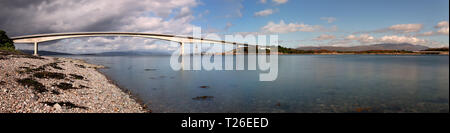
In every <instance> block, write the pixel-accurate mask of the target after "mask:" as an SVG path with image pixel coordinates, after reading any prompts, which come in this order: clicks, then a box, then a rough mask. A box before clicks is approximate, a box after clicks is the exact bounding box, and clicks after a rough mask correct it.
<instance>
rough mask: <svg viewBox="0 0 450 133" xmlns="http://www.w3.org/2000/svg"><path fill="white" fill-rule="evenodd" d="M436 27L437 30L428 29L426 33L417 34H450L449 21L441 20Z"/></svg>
mask: <svg viewBox="0 0 450 133" xmlns="http://www.w3.org/2000/svg"><path fill="white" fill-rule="evenodd" d="M434 28H436V29H437V31H428V32H424V33H419V34H417V35H416V36H436V35H449V34H448V32H449V24H448V21H441V22H439V23H438V24H437V25H436V26H434Z"/></svg>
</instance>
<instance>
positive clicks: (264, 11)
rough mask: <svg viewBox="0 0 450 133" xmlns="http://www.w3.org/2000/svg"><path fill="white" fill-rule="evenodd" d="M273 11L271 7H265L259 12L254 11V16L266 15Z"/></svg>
mask: <svg viewBox="0 0 450 133" xmlns="http://www.w3.org/2000/svg"><path fill="white" fill-rule="evenodd" d="M273 13H274V10H272V9H266V10H262V11H259V12H255V16H268V15H271V14H273Z"/></svg>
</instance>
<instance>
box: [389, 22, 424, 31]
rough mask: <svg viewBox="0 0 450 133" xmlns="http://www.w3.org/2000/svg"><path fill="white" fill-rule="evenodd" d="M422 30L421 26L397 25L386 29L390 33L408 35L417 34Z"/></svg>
mask: <svg viewBox="0 0 450 133" xmlns="http://www.w3.org/2000/svg"><path fill="white" fill-rule="evenodd" d="M422 28H423V24H397V25H393V26H391V27H389V28H388V30H390V31H394V32H402V33H410V32H419V31H420V30H421V29H422Z"/></svg>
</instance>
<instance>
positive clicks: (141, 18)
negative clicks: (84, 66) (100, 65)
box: [0, 0, 198, 51]
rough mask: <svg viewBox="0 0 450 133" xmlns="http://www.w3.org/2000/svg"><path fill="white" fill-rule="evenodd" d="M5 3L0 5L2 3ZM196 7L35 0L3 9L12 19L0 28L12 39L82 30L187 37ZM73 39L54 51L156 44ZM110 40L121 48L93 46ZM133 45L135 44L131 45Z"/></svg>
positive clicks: (176, 1)
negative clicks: (18, 36)
mask: <svg viewBox="0 0 450 133" xmlns="http://www.w3.org/2000/svg"><path fill="white" fill-rule="evenodd" d="M8 2H11V1H8ZM17 2H20V1H17ZM2 3H3V2H0V4H2ZM4 4H7V3H4ZM23 4H29V5H23ZM197 4H198V3H197V1H196V0H183V1H180V0H164V1H162V0H120V1H114V2H112V1H110V0H95V1H92V0H80V1H38V0H36V1H33V2H27V3H22V4H17V3H16V4H14V3H13V4H12V5H21V6H22V5H23V6H22V7H12V6H5V7H2V8H1V9H0V16H4V14H11V15H8V16H10V17H8V20H9V21H2V20H0V26H2V27H0V28H2V29H3V28H4V27H5V30H7V31H8V33H9V34H10V35H12V36H17V35H26V34H36V33H54V32H80V31H125V32H148V33H165V34H177V35H188V34H189V33H191V31H192V27H194V25H193V24H191V21H192V20H193V19H194V16H193V14H192V12H191V8H194V7H196V6H197ZM171 16H173V17H171ZM36 25H39V26H36ZM92 39H93V40H95V41H93V40H92ZM70 40H72V41H71V43H70V44H73V46H65V45H67V42H65V41H59V42H56V43H55V44H53V45H58V46H59V45H61V46H59V47H56V46H55V47H54V48H55V49H57V48H59V49H58V51H66V50H64V49H62V48H67V49H94V50H101V49H103V50H132V49H135V48H136V47H138V46H139V47H140V48H139V49H141V48H142V49H143V48H149V47H148V46H145V45H151V44H152V43H153V41H154V40H153V41H147V40H148V39H130V38H125V37H122V38H103V39H98V38H89V39H70ZM73 40H78V41H73ZM111 41H112V43H116V44H117V45H119V44H120V43H121V45H120V46H117V47H116V44H111V45H108V47H95V46H96V44H93V43H100V44H103V43H101V42H104V43H111ZM132 43H133V45H129V44H132ZM87 44H89V45H87ZM134 44H136V45H134ZM139 44H141V45H139ZM63 46H64V47H63ZM156 46H159V45H156ZM151 47H154V46H151ZM48 48H49V49H48V50H52V47H48ZM67 51H70V50H67Z"/></svg>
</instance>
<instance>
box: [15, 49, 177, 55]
mask: <svg viewBox="0 0 450 133" xmlns="http://www.w3.org/2000/svg"><path fill="white" fill-rule="evenodd" d="M19 51H22V52H24V53H27V54H33V53H34V51H33V50H19ZM38 54H39V55H43V56H45V55H98V56H120V55H128V56H130V55H170V53H168V52H155V51H151V52H150V51H115V52H102V53H89V54H70V53H62V52H53V51H44V50H39V53H38Z"/></svg>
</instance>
